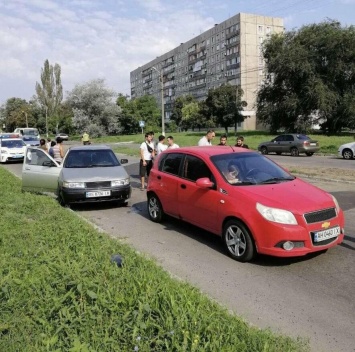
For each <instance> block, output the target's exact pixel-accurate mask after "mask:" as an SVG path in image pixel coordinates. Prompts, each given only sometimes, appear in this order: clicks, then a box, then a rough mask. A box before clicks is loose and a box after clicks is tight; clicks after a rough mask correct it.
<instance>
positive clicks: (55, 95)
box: [36, 60, 63, 136]
mask: <svg viewBox="0 0 355 352" xmlns="http://www.w3.org/2000/svg"><path fill="white" fill-rule="evenodd" d="M60 74H61V68H60V65H58V64H57V63H56V64H55V65H54V67H53V66H52V65H50V64H49V61H48V60H46V61H45V62H44V66H43V68H42V69H41V83H38V82H36V93H37V98H38V101H39V102H40V104H41V105H42V107H43V108H44V109H45V116H46V133H47V136H48V119H49V118H54V119H56V121H57V123H56V126H57V130H58V118H57V114H58V108H59V106H60V103H61V102H62V100H63V87H62V82H61V78H60Z"/></svg>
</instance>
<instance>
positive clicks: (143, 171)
mask: <svg viewBox="0 0 355 352" xmlns="http://www.w3.org/2000/svg"><path fill="white" fill-rule="evenodd" d="M152 139H153V136H152V135H151V134H150V133H146V134H145V141H144V142H143V143H142V144H141V145H140V154H141V160H140V162H139V176H140V177H141V191H144V187H145V184H144V178H145V175H147V183H148V178H149V174H150V170H151V169H152V166H153V159H154V156H155V152H154V143H153V142H152Z"/></svg>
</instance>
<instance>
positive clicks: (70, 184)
mask: <svg viewBox="0 0 355 352" xmlns="http://www.w3.org/2000/svg"><path fill="white" fill-rule="evenodd" d="M63 187H65V188H85V182H65V181H64V182H63Z"/></svg>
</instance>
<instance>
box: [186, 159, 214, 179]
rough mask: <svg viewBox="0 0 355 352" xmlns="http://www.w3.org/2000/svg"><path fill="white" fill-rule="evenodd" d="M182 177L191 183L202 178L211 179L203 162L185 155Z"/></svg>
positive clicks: (209, 172)
mask: <svg viewBox="0 0 355 352" xmlns="http://www.w3.org/2000/svg"><path fill="white" fill-rule="evenodd" d="M182 176H183V177H184V178H187V179H188V180H191V181H196V180H198V179H199V178H202V177H207V178H209V179H210V180H211V179H212V174H211V171H210V169H209V168H208V167H207V165H206V164H205V162H204V161H203V160H201V159H199V158H196V157H195V156H192V155H187V156H186V158H185V162H184V168H183V175H182Z"/></svg>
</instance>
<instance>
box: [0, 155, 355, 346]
mask: <svg viewBox="0 0 355 352" xmlns="http://www.w3.org/2000/svg"><path fill="white" fill-rule="evenodd" d="M272 158H275V160H277V161H278V162H279V163H280V164H282V163H285V164H290V162H291V159H293V160H295V162H297V163H300V162H302V161H304V162H306V163H311V165H314V166H320V167H324V165H329V164H331V163H333V162H336V161H339V162H340V164H341V165H342V166H346V167H350V168H352V166H353V165H354V164H355V162H347V161H343V160H341V159H336V158H326V157H316V156H313V157H311V158H307V157H304V158H303V157H299V158H291V157H288V156H275V157H272ZM282 158H286V162H283V161H282V160H281V159H282ZM129 160H130V162H129V164H128V165H127V167H126V168H127V170H128V172H129V173H130V175H131V177H132V184H133V192H132V199H131V201H130V203H129V206H128V207H123V208H117V207H113V208H111V207H110V206H109V205H107V204H106V205H91V206H90V205H84V206H77V207H74V209H73V210H74V211H75V212H76V213H77V214H78V215H80V216H82V217H84V218H86V219H88V220H89V221H91V222H92V223H94V224H95V225H97V226H98V227H99V228H101V229H103V230H104V231H105V232H107V233H108V234H109V235H110V236H112V237H114V238H117V239H119V240H121V241H124V242H126V243H129V244H131V245H132V246H134V247H135V248H136V249H137V250H138V251H140V252H143V253H146V254H148V255H149V256H152V257H154V258H156V260H157V261H158V263H160V264H161V265H162V267H164V268H165V269H166V270H168V271H169V272H170V273H171V274H172V275H173V276H176V277H178V278H180V279H183V280H187V281H188V282H190V283H191V284H193V285H194V286H196V287H199V288H200V289H201V291H202V292H204V293H206V294H208V295H209V296H210V297H212V298H214V299H215V300H216V301H218V302H220V303H221V304H222V305H224V306H226V307H228V308H229V309H230V310H232V311H233V312H235V313H236V314H238V315H239V316H242V317H243V318H245V320H246V321H248V322H250V323H251V324H254V325H256V326H258V327H261V328H265V327H270V328H271V329H272V330H274V331H276V332H280V333H283V334H287V335H290V336H301V337H304V338H309V339H310V342H311V347H312V351H317V352H318V351H332V352H333V351H355V337H354V334H353V331H355V303H354V292H355V276H354V267H355V256H354V255H355V252H354V250H355V183H354V184H350V183H335V182H322V181H319V180H312V179H307V180H308V181H309V182H311V183H314V184H315V185H316V186H318V187H320V188H323V189H325V190H327V191H329V192H330V193H332V194H333V195H335V196H336V197H337V199H338V201H339V203H340V206H341V207H342V208H343V210H344V211H345V218H346V228H345V229H346V237H345V241H344V242H343V244H341V245H339V246H337V247H336V248H332V249H330V250H328V251H327V252H326V253H321V254H317V255H312V256H309V257H301V258H296V259H281V258H272V257H267V256H260V257H258V258H257V260H255V261H254V262H252V263H245V264H242V263H238V262H236V261H234V260H232V259H230V258H229V257H228V256H227V255H226V254H225V253H224V251H223V247H222V244H221V241H220V240H219V238H218V237H217V236H214V235H212V234H210V233H207V232H205V231H202V230H200V229H198V228H196V227H193V226H191V225H188V224H186V223H181V222H179V221H177V220H175V219H169V220H168V221H165V222H164V223H163V224H155V223H153V222H151V221H149V220H148V214H147V207H146V194H145V192H141V191H140V190H139V188H138V187H139V179H138V175H137V174H138V164H137V159H136V158H129ZM21 166H22V165H21V164H14V165H5V167H6V168H7V169H10V170H11V171H12V172H14V173H15V174H17V175H18V176H20V175H21ZM332 167H336V166H332Z"/></svg>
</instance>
